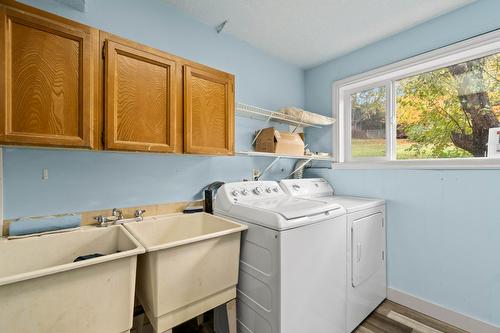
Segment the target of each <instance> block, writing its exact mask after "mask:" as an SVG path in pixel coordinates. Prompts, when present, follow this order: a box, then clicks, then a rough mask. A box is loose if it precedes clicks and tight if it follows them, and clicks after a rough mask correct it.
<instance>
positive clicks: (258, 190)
mask: <svg viewBox="0 0 500 333" xmlns="http://www.w3.org/2000/svg"><path fill="white" fill-rule="evenodd" d="M253 193H255V194H257V195H261V194H262V193H264V190H263V189H262V187H260V186H257V187H256V188H254V190H253Z"/></svg>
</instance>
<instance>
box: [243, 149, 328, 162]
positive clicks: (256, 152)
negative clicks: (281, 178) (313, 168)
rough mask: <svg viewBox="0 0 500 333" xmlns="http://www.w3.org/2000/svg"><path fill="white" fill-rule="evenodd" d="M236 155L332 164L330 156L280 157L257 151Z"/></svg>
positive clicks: (279, 155)
mask: <svg viewBox="0 0 500 333" xmlns="http://www.w3.org/2000/svg"><path fill="white" fill-rule="evenodd" d="M236 155H239V156H261V157H273V158H277V157H279V158H286V159H294V160H313V161H330V162H334V160H335V159H334V158H333V157H332V156H321V155H303V156H297V155H282V154H274V153H264V152H259V151H238V152H236Z"/></svg>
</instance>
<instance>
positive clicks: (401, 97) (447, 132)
mask: <svg viewBox="0 0 500 333" xmlns="http://www.w3.org/2000/svg"><path fill="white" fill-rule="evenodd" d="M499 60H500V55H498V54H497V55H493V56H490V57H487V58H483V59H478V60H475V61H473V62H470V63H468V64H469V65H470V64H472V65H470V66H469V67H468V71H466V72H464V73H463V75H460V76H457V75H452V73H451V72H450V70H449V68H443V69H438V70H434V71H431V72H427V73H423V74H419V75H416V76H413V77H409V78H405V79H402V80H400V81H398V82H397V119H398V132H400V133H402V135H404V136H406V137H407V138H408V139H409V140H410V141H412V142H413V144H412V145H411V146H410V147H409V148H408V149H407V152H409V153H413V154H414V156H415V158H418V157H420V156H422V155H425V156H426V157H431V158H443V157H470V156H472V154H471V152H468V151H466V150H464V149H461V148H459V147H457V146H456V145H455V144H454V143H453V141H452V135H453V134H454V133H459V134H461V135H472V134H473V129H474V126H473V121H472V119H471V115H470V114H469V113H467V112H466V110H464V109H463V106H462V104H461V101H460V98H463V97H462V96H464V95H468V94H476V93H479V94H481V93H484V94H487V96H488V97H490V99H491V102H492V103H491V104H489V105H486V107H483V109H482V110H481V111H480V112H485V113H488V112H492V111H493V110H492V105H493V106H494V105H495V103H500V65H499ZM398 158H399V155H398Z"/></svg>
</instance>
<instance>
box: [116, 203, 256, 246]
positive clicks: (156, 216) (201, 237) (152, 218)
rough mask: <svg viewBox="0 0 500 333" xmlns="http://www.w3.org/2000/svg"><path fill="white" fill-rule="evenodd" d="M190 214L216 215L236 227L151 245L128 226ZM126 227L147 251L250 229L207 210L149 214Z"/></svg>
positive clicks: (157, 221) (125, 225)
mask: <svg viewBox="0 0 500 333" xmlns="http://www.w3.org/2000/svg"><path fill="white" fill-rule="evenodd" d="M188 215H206V216H210V217H215V218H218V219H221V220H224V221H225V222H227V223H230V224H232V225H234V227H233V228H230V229H226V230H222V231H217V232H211V233H208V234H204V235H201V236H195V237H190V238H186V239H181V240H177V241H172V242H168V243H163V244H159V245H151V246H148V245H146V244H145V241H144V240H142V237H141V235H139V234H138V233H137V232H135V230H132V228H131V229H129V228H128V227H130V226H131V224H132V225H133V224H134V223H159V222H162V221H163V220H164V219H169V218H174V217H176V216H188ZM186 223H189V222H186ZM124 227H125V228H126V229H127V230H128V231H129V232H130V233H131V234H132V236H133V237H134V238H135V239H137V240H138V241H139V242H140V243H141V244H142V246H143V247H144V249H145V251H146V253H149V252H155V251H160V250H166V249H170V248H174V247H177V246H181V245H186V244H191V243H196V242H201V241H204V240H207V239H212V238H218V237H222V236H226V235H230V234H234V233H237V232H242V231H245V230H247V229H248V226H246V225H244V224H241V223H239V222H235V221H232V220H229V219H227V218H224V217H221V216H215V215H212V214H208V213H206V212H200V213H192V214H184V213H174V214H164V215H155V216H149V217H148V218H145V219H144V220H143V221H141V222H131V223H130V224H129V223H127V224H124Z"/></svg>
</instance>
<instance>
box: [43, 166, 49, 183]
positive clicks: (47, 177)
mask: <svg viewBox="0 0 500 333" xmlns="http://www.w3.org/2000/svg"><path fill="white" fill-rule="evenodd" d="M42 179H43V180H48V179H49V169H47V168H44V169H43V171H42Z"/></svg>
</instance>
